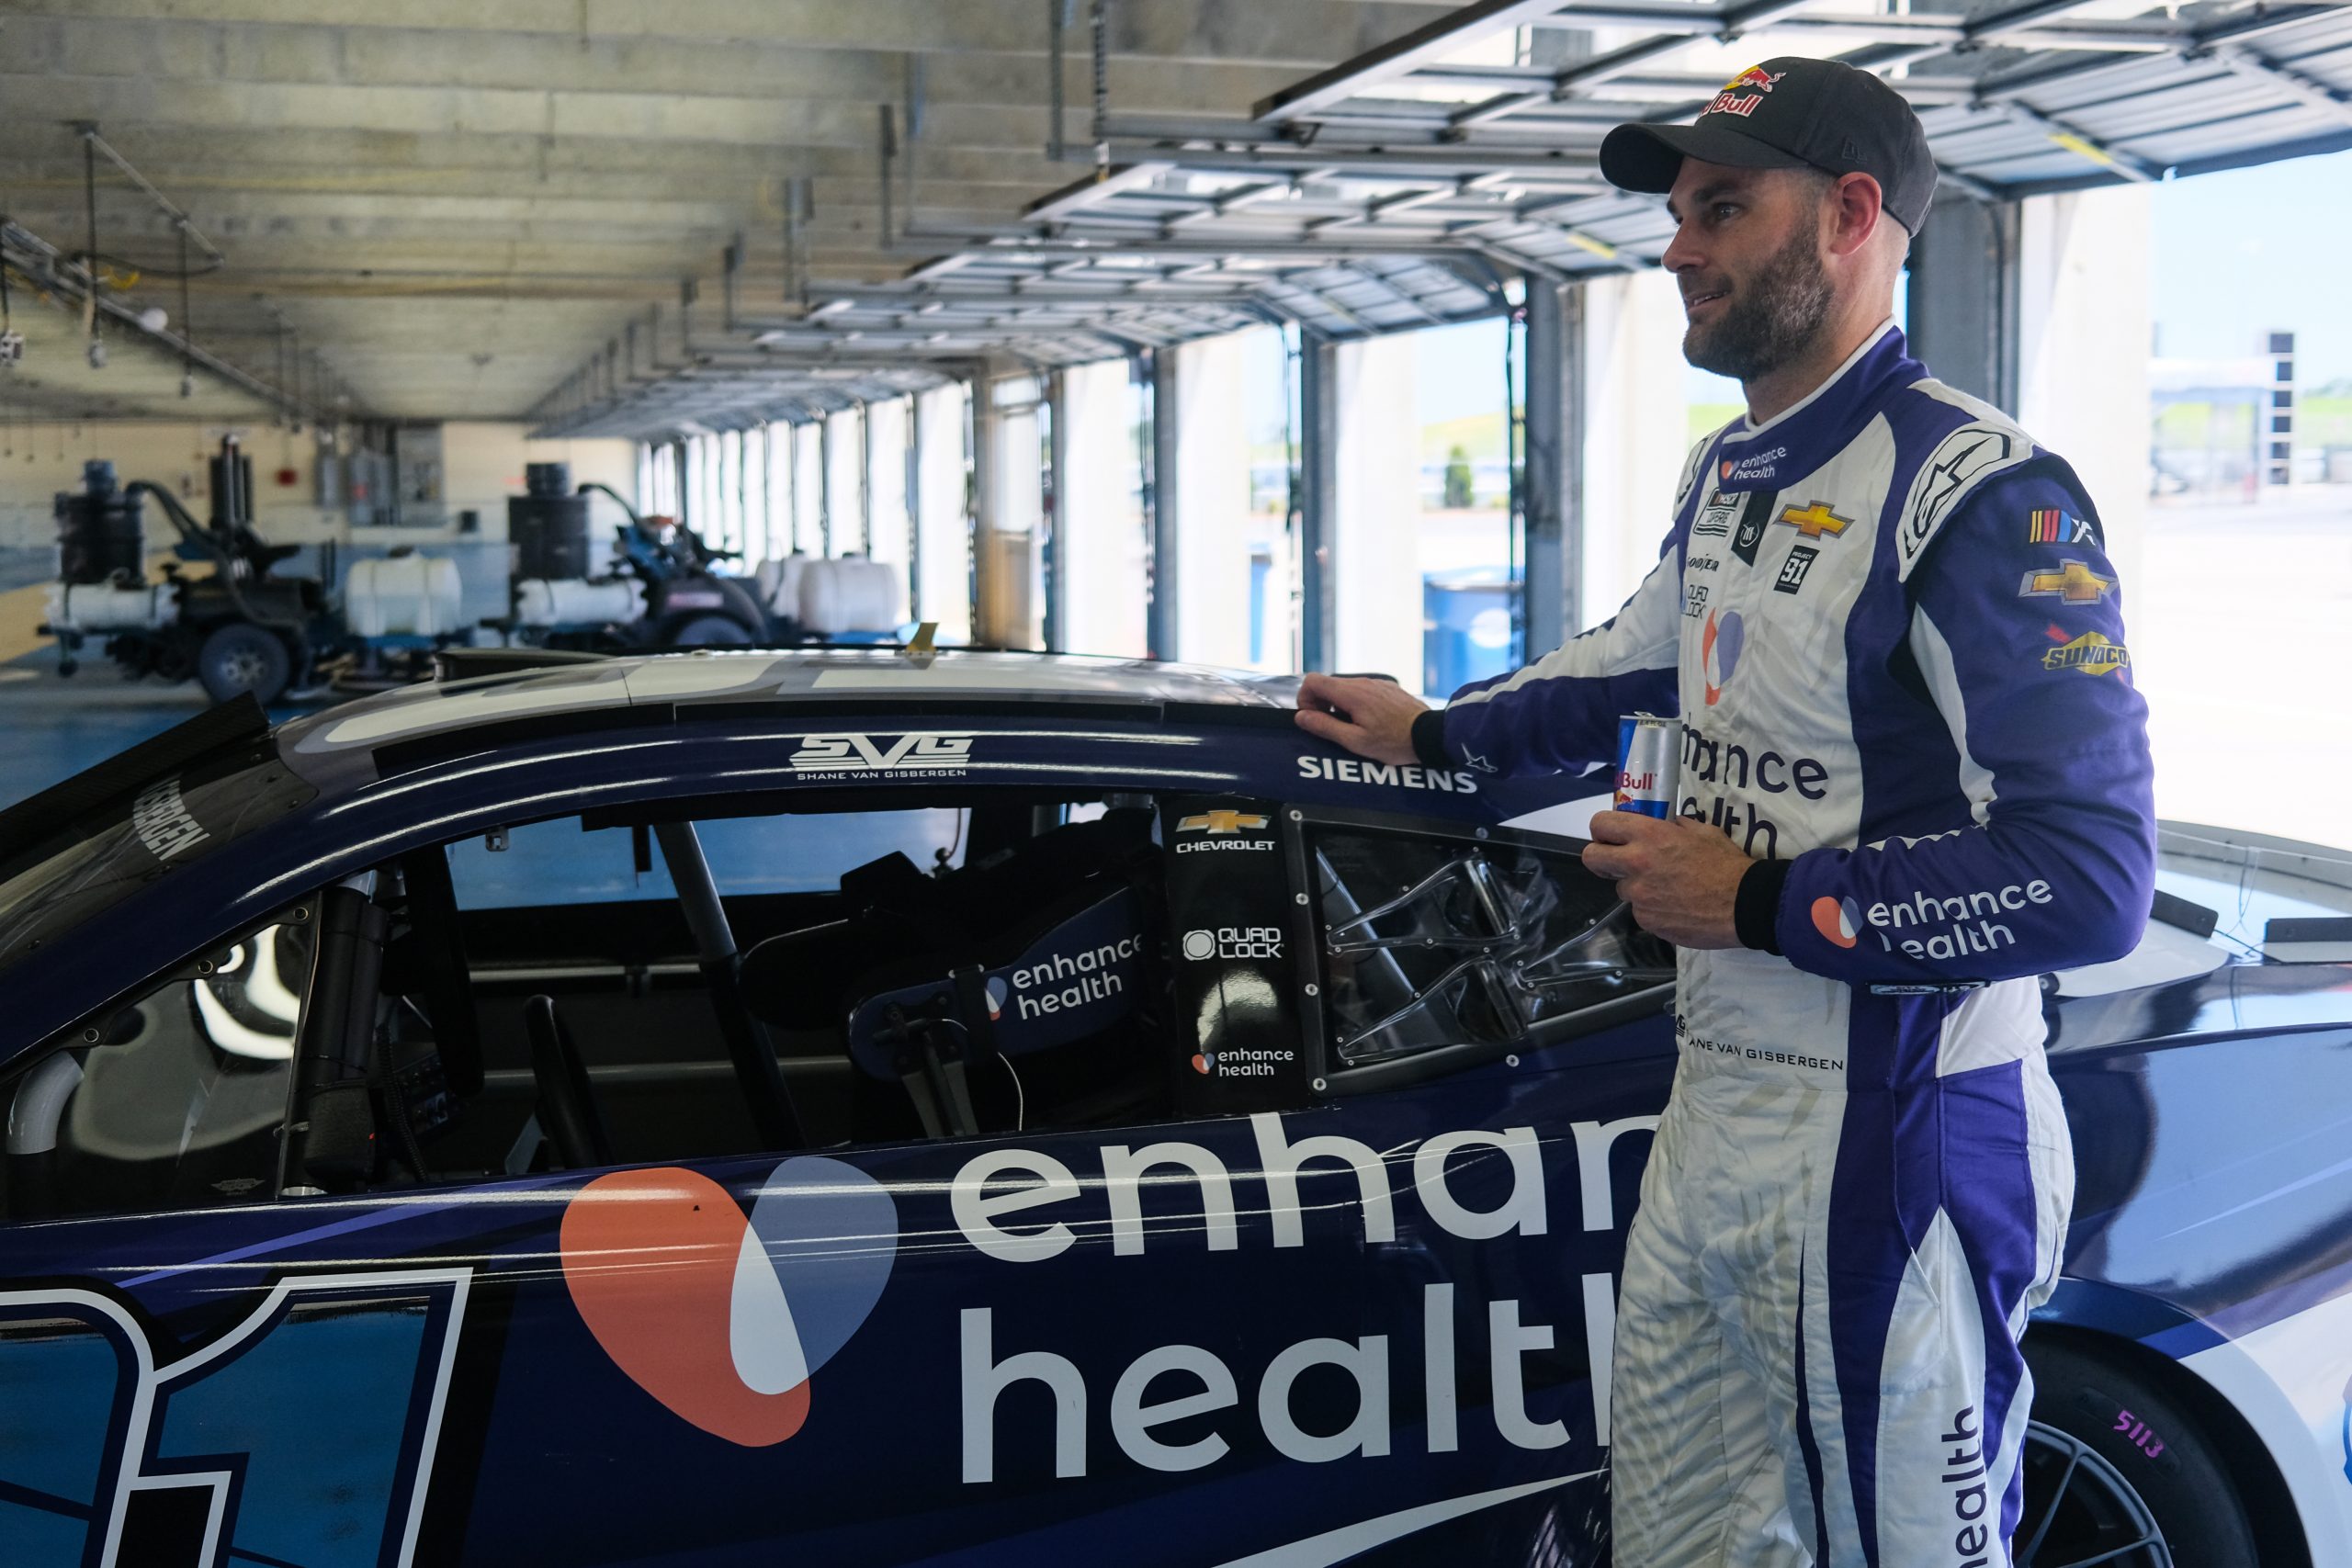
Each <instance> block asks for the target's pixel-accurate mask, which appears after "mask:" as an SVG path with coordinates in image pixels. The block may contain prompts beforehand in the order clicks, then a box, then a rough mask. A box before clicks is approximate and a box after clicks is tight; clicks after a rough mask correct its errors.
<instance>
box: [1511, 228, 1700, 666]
mask: <svg viewBox="0 0 2352 1568" xmlns="http://www.w3.org/2000/svg"><path fill="white" fill-rule="evenodd" d="M1583 288H1584V378H1583V387H1584V409H1585V417H1584V461H1583V463H1582V465H1581V469H1582V472H1581V476H1580V482H1581V487H1582V491H1583V494H1582V499H1581V502H1580V504H1579V508H1578V510H1579V512H1580V513H1581V514H1582V518H1583V523H1584V529H1583V541H1582V542H1583V556H1584V570H1583V574H1582V575H1583V581H1581V582H1580V583H1579V584H1578V592H1577V602H1578V604H1580V606H1581V613H1580V614H1579V615H1578V616H1577V620H1576V623H1575V625H1574V626H1573V627H1572V630H1577V631H1581V630H1582V629H1584V628H1585V627H1587V626H1597V625H1599V624H1600V622H1602V621H1605V620H1607V619H1608V618H1609V617H1610V616H1611V615H1615V614H1616V613H1617V609H1618V606H1619V605H1621V604H1624V602H1625V600H1626V599H1627V597H1629V596H1630V595H1631V594H1632V593H1633V592H1634V589H1635V588H1636V587H1638V586H1639V585H1640V583H1641V581H1642V579H1643V578H1645V577H1646V576H1648V575H1649V570H1650V568H1651V567H1653V566H1655V565H1657V549H1658V546H1659V544H1660V543H1662V542H1663V541H1664V540H1665V538H1666V534H1667V530H1668V528H1669V527H1670V526H1672V525H1673V522H1674V486H1675V481H1676V480H1677V479H1679V478H1681V475H1682V459H1683V458H1684V457H1687V456H1688V455H1689V453H1690V450H1691V440H1690V429H1689V424H1690V415H1689V413H1688V412H1687V410H1686V407H1685V404H1684V401H1683V391H1682V370H1683V358H1682V329H1683V318H1682V296H1681V294H1680V292H1679V290H1678V288H1676V286H1675V281H1674V279H1673V278H1672V277H1671V276H1668V274H1666V273H1663V272H1657V271H1645V272H1637V273H1627V274H1624V275H1623V276H1615V277H1598V278H1595V279H1593V280H1592V281H1591V282H1589V283H1587V284H1585V285H1583ZM1533 651H1535V652H1537V653H1539V654H1540V653H1543V652H1546V651H1549V650H1548V649H1535V650H1533Z"/></svg>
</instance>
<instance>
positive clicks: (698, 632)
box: [661, 612, 759, 648]
mask: <svg viewBox="0 0 2352 1568" xmlns="http://www.w3.org/2000/svg"><path fill="white" fill-rule="evenodd" d="M758 640H759V639H758V638H757V637H754V636H753V635H752V628H751V627H749V626H745V625H744V624H743V623H742V622H741V621H739V620H737V619H736V618H735V617H734V616H732V615H718V614H717V613H715V612H708V613H705V614H701V615H680V616H679V617H678V618H677V619H676V620H673V621H671V622H669V623H668V624H667V625H665V626H663V627H662V637H661V642H662V647H664V648H749V647H751V646H752V643H754V642H756V641H758Z"/></svg>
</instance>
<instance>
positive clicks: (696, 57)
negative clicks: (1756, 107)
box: [8, 9, 1296, 117]
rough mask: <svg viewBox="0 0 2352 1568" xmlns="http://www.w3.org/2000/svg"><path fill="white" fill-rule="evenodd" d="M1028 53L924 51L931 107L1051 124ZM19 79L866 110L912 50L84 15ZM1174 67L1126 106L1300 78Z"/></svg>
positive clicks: (1206, 108)
mask: <svg viewBox="0 0 2352 1568" xmlns="http://www.w3.org/2000/svg"><path fill="white" fill-rule="evenodd" d="M1035 32H1036V38H1035V43H1034V46H1033V47H1032V48H1031V49H1030V50H1028V51H1025V52H1005V51H995V52H982V51H973V52H966V53H937V52H933V51H931V50H922V51H915V52H920V53H921V54H922V59H923V61H924V74H923V96H924V97H925V99H926V100H927V101H928V102H929V103H931V104H934V105H944V104H976V105H990V106H996V107H1013V108H1021V109H1023V110H1026V111H1029V112H1031V113H1033V114H1037V115H1039V116H1040V117H1042V114H1043V105H1044V100H1045V97H1046V85H1047V83H1046V64H1045V59H1044V54H1043V49H1044V42H1045V24H1044V19H1043V16H1042V14H1039V15H1038V16H1037V17H1035ZM8 39H9V55H10V58H11V60H12V62H14V65H15V68H16V69H17V70H20V71H25V72H28V73H40V74H44V75H63V76H97V77H112V76H122V77H135V78H138V79H140V80H143V81H167V80H187V81H205V82H224V83H240V84H249V85H271V84H319V83H327V84H334V85H341V86H347V87H351V88H355V89H361V90H372V89H376V88H383V87H430V88H435V89H461V90H472V91H488V92H503V91H507V90H510V89H513V88H515V86H517V85H519V84H525V83H527V84H530V85H532V86H534V87H536V88H537V89H538V90H541V91H546V92H569V93H581V94H590V95H594V94H601V93H609V92H631V93H639V94H658V95H661V96H674V97H685V98H693V97H719V98H725V97H771V96H772V97H778V98H809V99H821V100H839V101H843V102H853V103H861V104H872V103H876V102H885V101H888V100H891V99H895V98H899V97H901V96H903V95H904V93H905V91H906V80H907V78H906V62H907V60H908V58H909V54H908V52H906V51H884V50H874V49H832V50H823V49H810V48H809V47H807V46H806V45H804V44H802V43H799V42H797V41H785V40H766V41H760V42H750V41H741V40H737V41H725V40H719V39H680V38H674V37H668V36H662V35H653V36H649V37H642V38H628V39H624V38H593V39H588V40H586V41H585V42H584V43H583V42H582V41H581V40H579V39H571V38H564V37H559V36H556V35H553V34H548V33H485V32H457V31H450V30H446V29H442V30H432V29H424V28H397V27H350V26H337V27H324V26H283V25H280V26H263V25H259V24H254V23H237V22H198V21H188V20H185V19H182V18H178V17H170V18H161V19H152V20H147V21H142V22H141V23H139V24H138V25H136V26H134V25H132V24H130V23H129V22H127V21H123V20H119V19H114V18H107V17H92V16H89V15H87V14H86V13H85V12H82V11H80V10H79V9H66V10H61V11H58V12H55V13H54V14H47V15H42V14H33V15H25V14H23V13H17V16H16V17H15V19H14V20H12V21H11V23H10V25H9V30H8ZM1170 63H1171V62H1170V61H1168V60H1166V59H1159V58H1146V57H1141V56H1137V55H1133V54H1114V55H1113V56H1112V57H1111V59H1110V62H1109V66H1110V83H1111V92H1112V96H1113V97H1114V99H1115V100H1117V101H1118V102H1120V103H1121V104H1123V105H1127V106H1130V107H1133V108H1135V109H1136V110H1140V111H1145V112H1157V113H1193V112H1213V111H1218V110H1222V111H1226V112H1232V111H1234V110H1236V109H1238V108H1239V107H1243V106H1246V105H1248V104H1249V103H1250V102H1251V101H1253V99H1255V98H1256V97H1259V96H1263V95H1264V94H1266V93H1268V92H1272V91H1274V90H1276V89H1277V88H1279V87H1280V86H1281V85H1283V83H1285V82H1287V81H1289V80H1291V79H1292V78H1293V77H1295V75H1296V72H1295V70H1294V69H1291V68H1288V67H1284V66H1281V65H1270V64H1267V63H1265V62H1261V61H1258V60H1251V59H1242V60H1204V61H1193V62H1187V65H1186V69H1184V70H1182V71H1170V69H1169V68H1168V67H1169V65H1170ZM1091 73H1092V62H1091V59H1090V58H1089V57H1088V56H1087V55H1086V54H1085V53H1083V52H1082V51H1071V52H1069V53H1066V54H1065V56H1064V59H1063V63H1062V74H1063V87H1064V91H1065V93H1066V94H1067V95H1068V97H1067V101H1068V102H1069V103H1070V104H1072V105H1076V104H1080V103H1083V102H1085V101H1086V99H1087V96H1088V94H1089V93H1090V92H1091V85H1092V76H1091Z"/></svg>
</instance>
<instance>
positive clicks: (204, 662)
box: [196, 621, 294, 707]
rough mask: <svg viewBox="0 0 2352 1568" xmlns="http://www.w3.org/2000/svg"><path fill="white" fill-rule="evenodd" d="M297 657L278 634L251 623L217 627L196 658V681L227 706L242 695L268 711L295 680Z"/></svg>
mask: <svg viewBox="0 0 2352 1568" xmlns="http://www.w3.org/2000/svg"><path fill="white" fill-rule="evenodd" d="M293 673H294V655H293V653H292V651H291V650H290V649H288V648H287V646H286V644H285V643H284V642H283V641H281V640H280V639H279V637H278V636H277V633H276V632H273V631H271V630H270V629H269V628H268V627H266V626H255V625H254V624H253V623H252V622H251V621H230V622H227V623H225V624H224V625H221V626H215V627H214V628H213V629H212V633H211V635H210V636H209V637H206V638H205V639H204V646H203V647H202V648H200V649H198V650H197V654H196V679H197V682H198V684H200V685H202V686H203V688H204V694H205V695H207V696H209V697H210V698H211V699H212V700H213V701H214V702H216V703H225V702H228V701H229V700H230V699H232V698H233V697H235V696H236V695H237V694H239V693H241V692H251V693H252V694H253V695H254V701H255V702H257V703H259V704H261V705H263V706H264V707H267V706H268V705H270V704H272V703H274V702H276V701H277V699H278V698H279V697H280V696H282V695H283V694H285V691H286V684H287V682H288V681H289V680H291V679H292V678H293Z"/></svg>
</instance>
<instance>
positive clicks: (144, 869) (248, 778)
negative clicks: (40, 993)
mask: <svg viewBox="0 0 2352 1568" xmlns="http://www.w3.org/2000/svg"><path fill="white" fill-rule="evenodd" d="M315 794H317V791H316V790H314V789H312V788H311V786H310V785H309V784H305V783H304V782H303V781H302V780H301V779H300V778H298V777H296V776H295V775H294V773H292V772H291V771H290V770H289V769H288V768H287V766H286V765H285V763H284V762H282V761H279V760H278V756H277V747H276V745H275V744H274V743H272V742H271V741H270V740H269V739H268V738H267V737H266V736H263V737H256V738H254V739H250V740H246V741H243V742H241V743H240V744H238V745H235V746H232V747H227V748H223V749H221V750H216V751H213V752H211V753H209V754H208V755H205V756H201V757H198V758H196V759H194V760H192V761H187V762H186V763H185V764H183V765H181V766H178V767H175V768H172V769H171V770H169V771H168V772H164V773H160V774H158V775H157V776H156V777H154V778H152V779H150V780H148V781H147V782H146V783H145V784H143V785H141V786H140V787H138V788H136V789H134V790H130V791H126V792H122V793H120V794H117V795H114V796H113V798H111V799H109V800H105V801H102V802H101V803H100V804H98V805H96V806H94V807H92V808H91V809H90V810H89V811H88V812H87V813H85V815H83V816H82V817H80V818H77V819H75V820H74V821H72V822H69V823H68V824H66V825H65V826H64V827H62V828H60V829H56V830H54V831H51V832H49V833H47V834H45V835H44V836H42V837H41V838H40V839H38V840H35V841H33V842H32V843H30V844H28V845H26V846H24V847H22V848H20V849H18V850H17V852H14V853H11V854H8V855H7V858H6V861H5V862H0V969H6V968H12V967H14V966H15V965H17V964H22V963H24V962H26V961H27V960H28V959H31V958H34V957H37V956H38V955H39V954H40V951H41V949H42V948H43V947H44V946H46V945H48V944H50V943H52V942H55V941H56V940H57V939H58V938H59V937H60V936H62V935H63V934H64V933H65V932H67V931H72V930H73V929H74V927H76V926H78V925H80V924H81V923H82V922H83V921H85V920H87V919H90V918H91V917H92V916H94V915H96V914H97V913H98V912H99V911H101V910H104V909H107V908H112V907H113V906H114V905H116V904H117V903H119V902H120V901H121V900H122V899H124V898H126V897H129V896H130V895H131V894H132V893H135V892H137V891H138V890H139V889H140V888H141V887H143V886H147V885H148V884H150V883H153V882H155V881H157V880H159V879H161V878H162V877H164V876H166V875H168V874H172V873H174V872H178V871H183V870H185V869H187V867H188V866H190V865H193V864H195V863H197V862H198V861H201V860H203V859H205V858H206V857H207V856H209V855H211V854H213V853H216V852H218V851H219V850H220V848H221V847H222V846H223V845H225V844H228V843H230V842H232V840H237V839H240V838H243V837H244V836H245V835H246V834H248V833H251V832H252V831H254V829H257V828H259V827H261V826H262V825H263V824H264V823H266V822H272V821H275V820H277V818H280V817H283V816H285V815H286V813H288V811H291V810H292V809H294V808H295V807H298V806H300V805H302V804H303V803H304V802H306V801H308V800H310V799H311V796H312V795H315Z"/></svg>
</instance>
